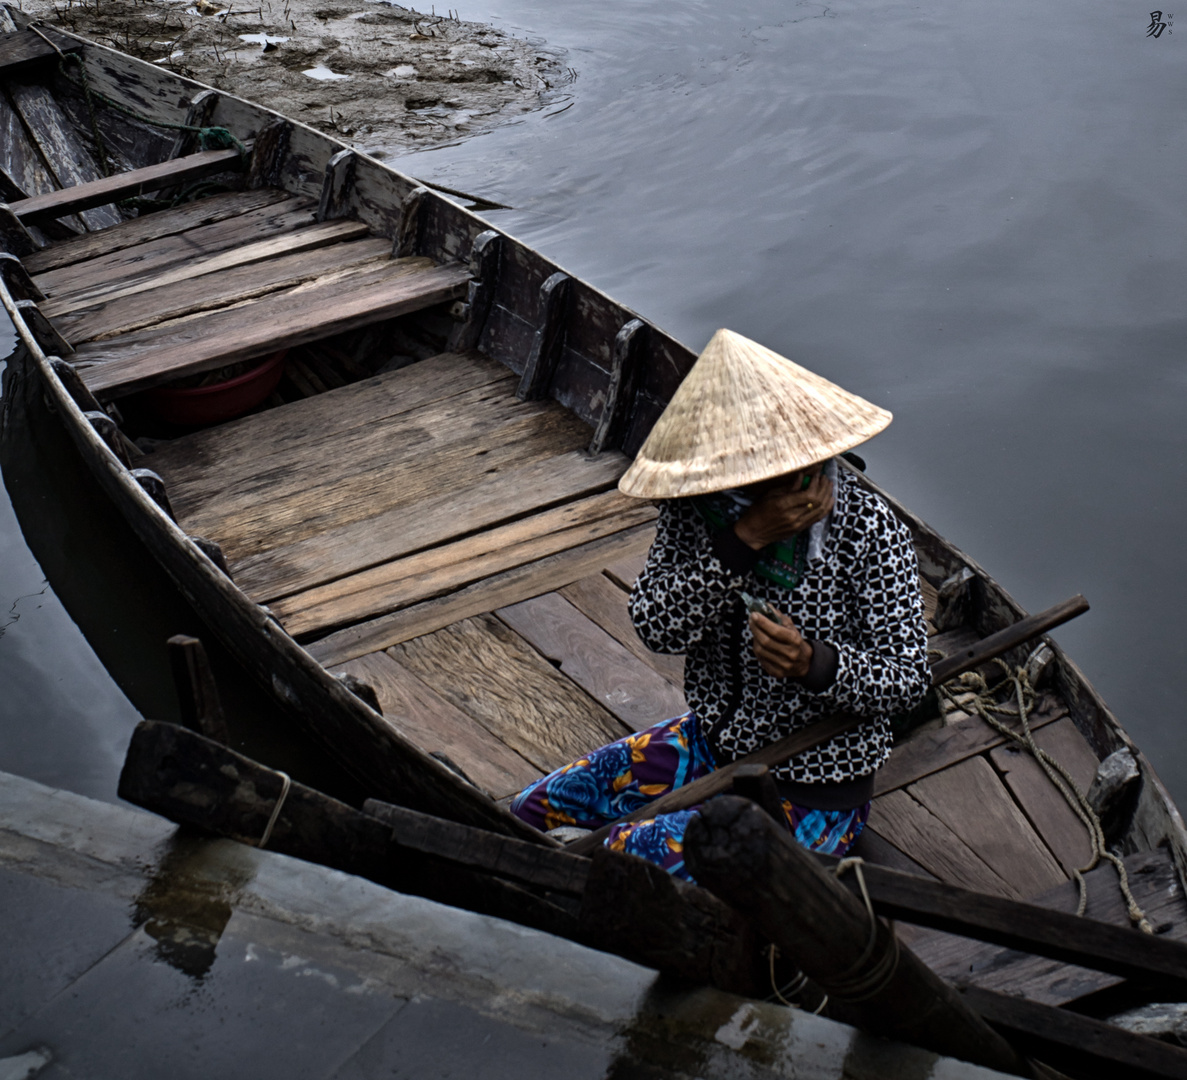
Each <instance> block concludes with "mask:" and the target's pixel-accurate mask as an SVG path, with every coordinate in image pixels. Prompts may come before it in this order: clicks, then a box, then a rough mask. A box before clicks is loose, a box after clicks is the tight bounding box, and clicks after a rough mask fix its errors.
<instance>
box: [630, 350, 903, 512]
mask: <svg viewBox="0 0 1187 1080" xmlns="http://www.w3.org/2000/svg"><path fill="white" fill-rule="evenodd" d="M890 421H891V415H890V413H888V412H887V411H886V410H885V409H880V408H878V406H876V405H871V404H870V403H869V402H868V401H865V400H864V399H862V398H859V397H858V396H857V395H856V394H850V393H849V392H848V391H847V390H842V389H841V388H840V387H839V386H836V385H834V384H833V383H831V382H829V381H828V380H827V379H824V378H821V377H820V376H819V375H814V374H813V373H812V372H810V371H807V370H805V369H804V368H802V367H800V366H799V365H798V364H793V363H792V362H791V361H790V360H787V359H784V358H783V357H782V356H780V355H779V354H778V353H774V352H771V350H770V349H765V348H763V346H761V345H758V344H756V343H755V342H753V341H751V340H749V339H748V338H744V337H742V335H741V334H735V333H734V332H733V331H732V330H718V331H717V333H716V334H714V335H713V340H712V341H710V342H709V344H708V345H706V346H705V351H704V352H702V353H701V355H700V356H699V357H698V358H697V362H696V363H695V364H694V365H693V366H692V370H691V371H690V372H689V373H688V375H687V376H685V379H684V381H683V382H682V383H681V384H680V386H679V388H678V389H677V390H676V393H674V394H673V395H672V400H671V401H670V402H669V403H668V407H667V408H666V409H665V410H664V412H663V415H662V416H661V417H660V418H659V420H658V421H656V424H655V427H653V428H652V429H651V434H650V435H648V436H647V441H646V442H644V443H643V446H642V448H641V449H640V450H639V453H638V456H637V457H636V458H635V460H634V463H633V464H632V465H631V467H630V468H629V469H627V471H626V473H625V475H624V476H623V478H622V479H621V480H620V481H619V483H618V489H619V490H620V491H621V492H622V493H623V494H625V495H634V496H636V497H637V498H641V499H675V498H679V497H681V496H685V495H704V494H706V493H708V492H710V491H725V490H726V489H728V488H735V487H742V486H743V485H745V484H754V483H757V482H758V481H759V480H769V479H770V478H772V477H775V476H781V475H782V474H783V473H789V472H794V471H795V470H796V469H802V468H804V467H805V466H806V465H812V464H814V463H816V462H818V461H824V460H825V459H826V458H830V457H833V456H835V455H836V454H840V453H843V452H844V451H846V450H851V449H852V448H853V447H855V446H857V445H859V444H860V443H863V442H865V441H866V439H869V438H872V437H873V436H874V435H877V434H878V432H879V431H881V430H882V429H883V428H885V427H886V425H887V424H889V423H890Z"/></svg>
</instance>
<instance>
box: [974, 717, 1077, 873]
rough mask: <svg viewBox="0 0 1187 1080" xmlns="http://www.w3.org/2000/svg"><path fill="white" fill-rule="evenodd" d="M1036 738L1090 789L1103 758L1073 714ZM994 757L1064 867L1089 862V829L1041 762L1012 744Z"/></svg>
mask: <svg viewBox="0 0 1187 1080" xmlns="http://www.w3.org/2000/svg"><path fill="white" fill-rule="evenodd" d="M1035 742H1036V743H1037V744H1038V746H1039V748H1040V749H1042V750H1045V751H1046V752H1047V753H1049V754H1050V755H1052V757H1054V758H1055V760H1056V761H1057V762H1059V764H1061V765H1063V766H1064V768H1066V769H1067V770H1068V771H1069V773H1070V775H1071V777H1072V780H1073V782H1074V783H1075V784H1076V785H1077V786H1078V787H1079V789H1080V791H1081V792H1085V791H1087V790H1088V788H1089V785H1091V783H1092V778H1093V776H1094V775H1095V774H1096V767H1097V765H1098V764H1099V762H1098V761H1097V758H1096V754H1094V753H1093V752H1092V747H1090V746H1089V745H1088V743H1087V741H1086V740H1085V738H1084V736H1083V735H1081V734H1080V733H1079V732H1078V731H1077V730H1076V726H1075V724H1073V723H1072V721H1071V720H1070V719H1069V718H1067V717H1065V718H1064V719H1063V720H1060V721H1058V722H1057V723H1054V724H1050V725H1048V726H1047V727H1045V728H1043V730H1042V731H1039V732H1036V733H1035ZM989 757H990V760H991V761H992V762H993V765H994V767H995V768H996V769H997V771H998V772H999V773H1000V774H1001V776H1002V778H1003V779H1004V780H1005V782H1006V784H1007V785H1008V786H1009V788H1010V791H1011V792H1013V795H1014V798H1015V799H1017V800H1018V803H1019V805H1020V806H1021V807H1022V809H1023V811H1024V812H1025V814H1026V816H1027V817H1028V818H1029V819H1030V822H1031V824H1032V825H1033V826H1034V828H1035V831H1036V832H1037V833H1038V834H1039V836H1041V837H1042V838H1043V840H1044V841H1045V843H1046V844H1047V847H1048V848H1049V849H1050V850H1051V853H1052V854H1053V855H1054V856H1055V858H1056V859H1058V860H1059V863H1060V865H1061V866H1062V867H1063V869H1064V872H1065V873H1067V874H1071V872H1072V871H1073V870H1078V869H1080V868H1081V867H1084V866H1086V865H1087V864H1088V862H1089V860H1090V859H1091V858H1092V844H1091V843H1090V841H1089V839H1088V830H1087V828H1086V827H1085V825H1084V823H1083V822H1082V821H1081V820H1080V818H1079V817H1078V816H1077V815H1076V813H1075V811H1073V810H1072V808H1071V807H1070V806H1068V804H1067V800H1066V799H1064V797H1063V796H1062V795H1061V794H1060V793H1059V791H1058V789H1057V788H1056V787H1055V785H1054V784H1053V783H1052V782H1051V781H1050V780H1049V779H1048V777H1047V774H1046V773H1045V772H1043V769H1042V767H1041V766H1040V765H1039V763H1038V762H1037V761H1036V760H1035V759H1034V758H1033V757H1032V756H1031V755H1030V754H1029V753H1028V752H1027V751H1025V750H1021V749H1015V748H1014V746H1013V745H1010V746H1000V747H998V748H997V749H996V750H994V751H992V752H991V753H990V755H989Z"/></svg>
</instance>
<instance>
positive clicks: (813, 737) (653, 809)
mask: <svg viewBox="0 0 1187 1080" xmlns="http://www.w3.org/2000/svg"><path fill="white" fill-rule="evenodd" d="M1087 610H1088V601H1087V600H1085V599H1084V597H1083V596H1075V597H1072V599H1071V600H1065V601H1064V602H1063V603H1062V604H1056V605H1055V606H1054V607H1050V608H1047V610H1046V611H1040V612H1039V613H1038V614H1037V615H1028V616H1027V617H1026V618H1024V619H1020V620H1019V621H1018V622H1016V623H1015V624H1014V625H1013V626H1009V627H1007V628H1006V629H1005V630H1001V631H999V632H998V633H996V634H991V635H990V636H989V637H987V638H985V639H984V640H983V641H981V642H980V643H978V644H977V645H975V646H972V647H971V648H969V649H966V650H963V651H962V652H960V653H959V654H958V655H956V656H950V657H945V658H944V659H943V660H937V661H936V662H935V663H934V664H932V666H931V672H932V685H933V686H938V685H939V684H940V683H941V682H946V681H947V680H948V679H953V678H955V677H956V676H957V675H960V674H963V673H964V672H966V671H972V670H973V669H974V668H977V667H980V666H981V664H983V663H985V662H986V661H988V660H992V659H993V658H994V657H995V656H1000V655H1001V654H1002V653H1003V652H1005V651H1007V650H1008V649H1012V648H1014V647H1015V646H1017V645H1021V644H1023V643H1024V642H1026V641H1029V640H1030V639H1031V638H1033V637H1037V636H1038V635H1039V634H1044V633H1046V632H1047V631H1048V630H1050V629H1052V628H1053V627H1056V626H1059V625H1061V624H1062V623H1065V622H1067V621H1068V620H1069V619H1073V618H1075V617H1076V616H1077V615H1080V614H1082V613H1083V612H1085V611H1087ZM864 722H865V721H864V720H862V719H861V718H860V717H856V716H852V715H849V714H846V713H840V714H837V715H835V716H828V717H825V718H824V719H823V720H817V721H816V722H815V723H814V724H811V725H809V726H808V727H806V728H803V729H801V730H800V731H796V732H793V733H792V734H790V735H786V736H784V737H783V738H782V739H777V740H776V741H775V742H773V743H769V744H768V745H766V746H764V747H761V748H760V749H758V750H756V751H754V753H752V754H747V755H746V756H745V757H743V758H739V759H738V760H737V761H734V762H731V763H730V764H728V765H724V766H722V768H720V769H716V770H715V771H713V772H711V773H709V775H708V776H702V777H701V778H700V779H699V780H694V781H693V782H692V783H691V784H686V785H685V786H684V787H682V788H677V789H676V790H675V791H670V792H668V794H667V795H661V796H660V797H659V798H658V799H655V800H654V801H653V802H650V803H648V804H647V805H646V806H643V807H640V808H639V809H638V810H635V811H634V812H633V813H630V814H627V815H625V816H624V817H622V818H620V819H619V820H618V821H615V822H611V823H610V824H609V825H604V826H603V827H602V828H600V829H597V830H595V831H594V832H592V833H590V834H589V835H588V836H583V837H582V838H581V839H580V840H577V841H575V842H574V843H572V844H570V845H568V850H569V851H572V852H574V853H575V854H578V855H582V854H588V853H589V852H591V851H593V850H594V848H596V847H598V846H599V845H600V844H601V843H602V841H604V840H605V839H606V837H607V836H608V835H609V834H610V830H611V829H612V828H613V827H614V826H615V825H618V824H621V823H622V822H626V821H641V820H643V819H644V818H648V817H654V816H655V815H656V814H670V813H672V812H673V811H675V810H686V809H687V808H688V807H690V806H696V805H697V803H701V802H704V801H705V800H706V799H711V798H712V797H713V796H714V795H720V794H721V793H722V792H723V791H726V790H728V789H729V787H730V785H731V784H732V783H733V775H734V773H735V771H736V770H737V769H738V768H740V767H742V766H744V765H766V766H768V767H774V766H776V765H782V764H783V763H784V762H786V761H789V760H790V759H791V758H793V757H795V756H796V755H797V754H802V753H804V751H806V750H811V749H812V748H813V747H815V746H820V745H821V744H823V743H826V742H828V741H829V740H830V739H835V738H836V737H837V736H838V735H843V734H845V732H846V731H849V730H851V729H852V728H854V727H856V726H858V725H859V724H862V723H864Z"/></svg>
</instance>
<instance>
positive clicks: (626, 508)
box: [270, 491, 678, 715]
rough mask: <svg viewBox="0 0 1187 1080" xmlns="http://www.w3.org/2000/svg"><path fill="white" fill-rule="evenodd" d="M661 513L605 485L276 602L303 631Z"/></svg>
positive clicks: (422, 596)
mask: <svg viewBox="0 0 1187 1080" xmlns="http://www.w3.org/2000/svg"><path fill="white" fill-rule="evenodd" d="M654 517H655V509H654V507H652V506H649V505H646V504H644V505H639V504H638V502H637V501H633V500H628V499H627V497H626V496H625V495H620V494H619V493H618V492H617V491H611V492H606V493H604V494H601V495H594V496H591V497H589V498H586V499H581V500H579V501H576V502H571V503H566V504H565V505H564V506H562V507H558V508H557V509H555V510H547V511H543V512H541V513H538V514H532V515H530V516H528V517H525V518H521V519H519V520H518V521H515V522H513V523H511V524H509V525H503V526H499V527H497V528H494V529H490V530H485V531H482V532H479V533H478V534H476V535H474V536H470V537H467V538H466V539H463V540H458V541H455V542H454V543H451V544H445V545H442V546H440V547H436V548H433V549H431V550H428V551H422V552H420V553H418V554H415V555H411V556H409V557H407V558H404V559H397V560H393V561H392V562H390V563H385V564H383V565H381V566H376V567H372V568H371V569H369V570H364V571H361V572H359V573H357V574H352V575H350V576H349V577H345V578H339V579H337V580H335V581H332V582H329V583H328V584H325V585H321V586H318V587H317V588H314V589H310V590H308V591H306V592H302V593H297V594H295V595H293V596H289V597H285V598H282V599H278V600H273V601H271V602H270V607H271V608H272V612H273V614H274V615H275V616H276V617H277V618H278V619H279V620H280V623H281V625H282V626H283V627H284V628H285V629H286V630H287V631H288V632H289V633H290V634H292V635H293V636H294V637H298V636H300V635H303V634H309V633H313V632H316V631H318V630H323V629H326V628H328V627H333V626H341V625H343V624H344V623H350V622H357V621H359V620H361V619H366V618H374V617H375V616H377V615H382V614H385V613H386V612H389V611H396V610H398V609H400V608H404V607H409V606H411V605H412V604H416V603H420V602H422V601H424V600H428V599H430V598H432V597H434V596H440V595H442V594H443V593H448V592H453V591H454V590H456V589H459V588H462V587H464V586H466V585H470V584H472V583H473V582H475V581H480V580H482V579H483V578H486V577H489V576H490V575H491V574H496V573H501V572H502V571H505V570H510V569H512V568H514V567H517V566H522V565H524V563H528V562H534V561H536V560H539V559H542V558H544V557H546V556H548V555H553V554H555V553H557V552H559V551H567V550H568V549H569V548H573V547H577V546H579V545H581V544H584V543H588V542H590V541H591V540H597V539H600V538H601V537H603V536H609V535H611V534H613V533H616V532H621V531H622V530H623V529H627V528H630V527H631V526H633V525H640V524H642V523H644V522H647V521H651V520H653V519H654ZM619 648H621V646H619ZM622 651H623V653H624V654H625V650H622ZM628 655H629V654H628ZM631 659H633V658H631ZM656 678H658V676H656ZM661 681H662V680H661ZM578 682H580V680H578ZM582 685H584V684H582ZM664 685H665V686H668V687H669V689H671V687H670V684H668V683H665V684H664ZM586 689H589V688H588V687H586ZM677 696H678V695H677ZM611 711H613V712H615V713H616V715H620V714H619V710H618V709H612V710H611Z"/></svg>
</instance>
